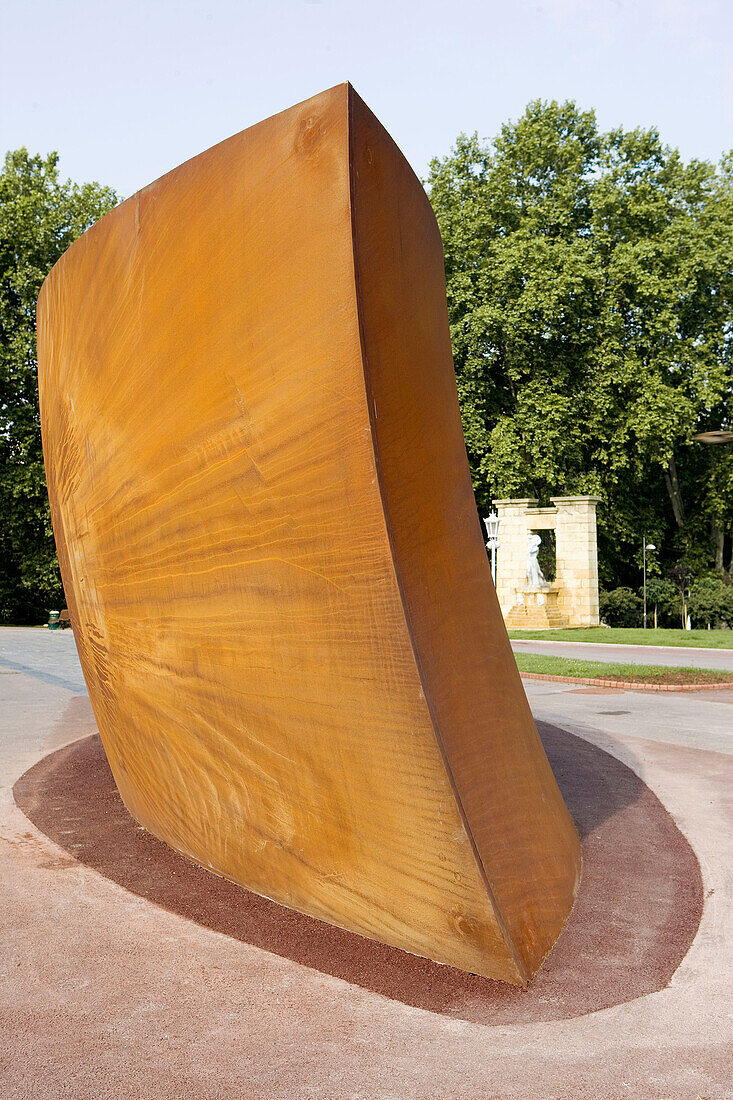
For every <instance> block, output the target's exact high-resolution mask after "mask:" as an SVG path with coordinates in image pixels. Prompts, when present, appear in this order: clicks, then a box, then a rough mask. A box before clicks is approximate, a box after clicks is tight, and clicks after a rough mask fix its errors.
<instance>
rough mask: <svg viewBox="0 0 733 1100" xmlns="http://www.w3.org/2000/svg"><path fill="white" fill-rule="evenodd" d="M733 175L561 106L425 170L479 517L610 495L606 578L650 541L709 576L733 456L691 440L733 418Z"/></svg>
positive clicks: (635, 573)
mask: <svg viewBox="0 0 733 1100" xmlns="http://www.w3.org/2000/svg"><path fill="white" fill-rule="evenodd" d="M732 178H733V160H732V159H731V158H727V159H726V160H724V161H723V163H722V164H721V166H720V168H719V170H716V169H715V168H714V167H713V166H712V165H710V164H708V163H705V162H700V161H692V162H690V163H689V164H685V163H683V161H682V160H681V158H680V156H679V154H678V153H677V151H676V150H674V149H670V148H669V147H668V146H666V145H664V144H663V143H662V142H661V140H660V138H659V135H658V133H657V132H656V131H655V130H634V131H630V132H625V131H622V130H615V131H612V132H611V133H607V134H603V133H600V132H599V131H598V128H597V126H596V120H595V116H594V114H593V112H582V111H579V110H578V109H577V108H576V106H575V105H574V104H573V103H564V104H558V103H555V102H552V103H543V102H534V103H530V105H529V106H528V108H527V110H526V112H525V114H524V115H523V116H522V118H520V119H519V121H518V122H516V123H513V124H507V125H505V126H504V127H503V128H502V131H501V133H500V135H499V136H498V138H497V139H496V141H495V142H494V144H493V146H488V145H485V144H483V143H482V142H480V141H479V140H478V138H477V137H476V136H473V137H467V136H465V135H461V137H459V139H458V142H457V143H456V146H455V148H454V150H453V151H452V153H451V155H450V156H448V157H446V158H445V159H443V160H434V161H433V162H432V165H431V170H430V179H429V193H430V198H431V202H432V204H433V207H434V209H435V212H436V216H437V218H438V223H439V225H440V228H441V232H442V236H443V242H444V248H445V267H446V281H447V294H448V304H449V314H450V320H451V337H452V342H453V352H454V358H455V365H456V378H457V384H458V392H459V398H460V403H461V413H462V417H463V424H464V431H465V436H466V445H467V450H468V455H469V462H470V465H471V471H472V476H473V481H474V488H475V492H476V496H477V500H478V503H479V506H480V508H481V509H486V508H488V507H489V506H490V502H491V500H492V499H493V498H496V497H510V496H515V497H524V496H532V497H537V498H539V499H540V501H542V502H545V501H547V498H548V497H549V496H550V495H561V494H574V493H593V494H597V495H599V496H601V497H602V498H603V504H602V505H601V506H600V507H599V517H598V518H599V550H600V571H601V579H602V581H603V582H605V583H606V585H607V586H609V587H610V586H613V585H615V584H619V583H624V582H625V583H626V584H632V585H633V586H634V587H636V585H637V584H638V581H639V571H640V566H641V560H640V556H641V554H640V551H641V543H642V534H643V533H645V534H646V536H647V537H648V538H651V539H653V541H654V542H655V543H656V544H657V545H658V546H659V547H660V549H661V551H662V559H663V560H662V563H661V564H663V565H665V566H668V565H670V564H671V563H672V562H673V561H674V560H676V558H677V557H678V556H679V555H680V554H681V553H682V552H684V553H685V555H686V556H687V558H688V559H689V560H690V561H691V562H693V564H694V565H695V567H696V568H697V569H701V568H708V567H709V566H710V565H712V564H713V557H714V545H713V539H712V538H711V532H713V531H716V530H718V531H720V530H722V531H724V532H728V534H729V535H730V532H731V529H732V528H733V491H732V490H733V452H732V451H731V449H730V448H722V447H717V448H716V447H704V446H701V445H700V444H696V443H691V442H690V440H691V436H692V435H693V434H694V433H695V432H696V431H700V430H702V429H703V428H708V427H720V426H724V425H725V424H727V423H729V420H730V412H731V410H730V401H731V355H732V349H731V336H732V335H733V183H732ZM726 546H730V541H728V542H726Z"/></svg>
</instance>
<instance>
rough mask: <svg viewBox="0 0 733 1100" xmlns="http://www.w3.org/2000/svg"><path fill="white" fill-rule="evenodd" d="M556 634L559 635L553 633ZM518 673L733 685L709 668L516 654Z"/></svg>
mask: <svg viewBox="0 0 733 1100" xmlns="http://www.w3.org/2000/svg"><path fill="white" fill-rule="evenodd" d="M556 633H560V632H559V631H556ZM514 656H515V657H516V660H517V667H518V669H519V671H520V672H540V673H542V674H544V675H545V676H578V677H582V678H583V679H585V680H631V681H633V682H635V683H640V684H715V683H720V682H725V683H733V673H732V672H721V671H719V670H717V669H712V668H671V667H669V666H668V665H625V664H620V663H618V662H612V661H575V660H573V659H572V658H570V657H553V656H551V655H550V654H548V655H547V656H545V654H544V653H515V654H514Z"/></svg>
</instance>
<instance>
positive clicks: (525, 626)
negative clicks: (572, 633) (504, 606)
mask: <svg viewBox="0 0 733 1100" xmlns="http://www.w3.org/2000/svg"><path fill="white" fill-rule="evenodd" d="M558 591H559V586H558V585H557V584H546V585H542V586H541V587H539V588H525V589H523V590H522V591H520V592H518V593H517V596H516V602H515V604H514V606H513V607H512V609H511V611H510V612H509V614H508V615H507V617H506V625H507V629H508V630H557V629H560V628H562V627H566V626H568V620H567V618H566V617H565V615H563V614H561V612H560V610H559V608H558V606H557V597H558Z"/></svg>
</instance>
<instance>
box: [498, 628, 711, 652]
mask: <svg viewBox="0 0 733 1100" xmlns="http://www.w3.org/2000/svg"><path fill="white" fill-rule="evenodd" d="M509 637H510V638H516V639H517V640H520V639H523V640H525V641H530V639H531V640H532V641H535V640H539V641H547V642H606V643H607V644H612V645H679V646H690V647H691V648H693V649H733V630H652V629H650V630H643V629H642V628H641V627H635V628H633V629H626V628H622V627H613V626H592V627H589V628H588V629H587V630H583V629H569V630H510V631H509Z"/></svg>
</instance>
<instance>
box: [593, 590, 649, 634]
mask: <svg viewBox="0 0 733 1100" xmlns="http://www.w3.org/2000/svg"><path fill="white" fill-rule="evenodd" d="M600 612H601V621H602V622H604V623H607V624H608V626H638V625H639V623H640V622H641V620H642V617H643V602H642V600H641V598H640V597H639V596H637V595H636V593H635V592H632V591H631V589H630V588H614V589H613V590H612V591H611V592H601V593H600Z"/></svg>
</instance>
